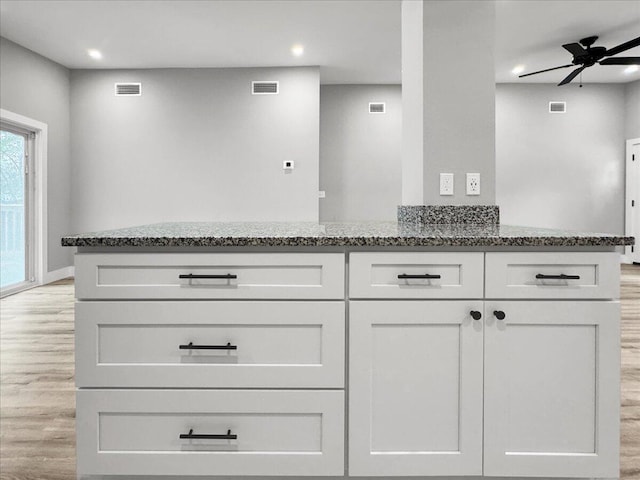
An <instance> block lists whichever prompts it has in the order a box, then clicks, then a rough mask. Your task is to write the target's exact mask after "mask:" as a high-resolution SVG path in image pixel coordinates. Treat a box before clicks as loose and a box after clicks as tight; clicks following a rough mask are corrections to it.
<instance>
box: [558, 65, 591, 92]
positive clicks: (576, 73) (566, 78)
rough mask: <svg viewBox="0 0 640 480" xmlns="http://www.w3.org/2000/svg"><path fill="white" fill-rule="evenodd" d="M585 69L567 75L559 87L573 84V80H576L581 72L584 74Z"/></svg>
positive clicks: (578, 69)
mask: <svg viewBox="0 0 640 480" xmlns="http://www.w3.org/2000/svg"><path fill="white" fill-rule="evenodd" d="M585 68H587V67H585V66H584V65H583V66H582V67H580V68H576V69H575V70H574V71H573V72H571V73H570V74H569V75H567V76H566V77H564V80H562V81H561V82H560V83H559V84H558V86H559V87H561V86H562V85H566V84H567V83H569V82H571V80H573V79H574V78H576V77H577V76H578V75H579V74H580V72H582V70H584V69H585Z"/></svg>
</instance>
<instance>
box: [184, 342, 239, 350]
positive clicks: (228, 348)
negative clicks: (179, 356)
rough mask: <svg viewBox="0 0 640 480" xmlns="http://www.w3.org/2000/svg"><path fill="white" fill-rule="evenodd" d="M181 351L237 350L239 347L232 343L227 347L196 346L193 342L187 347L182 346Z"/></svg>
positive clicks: (228, 343)
mask: <svg viewBox="0 0 640 480" xmlns="http://www.w3.org/2000/svg"><path fill="white" fill-rule="evenodd" d="M178 348H179V349H180V350H237V349H238V346H237V345H231V342H227V344H226V345H194V344H193V342H189V343H188V344H187V345H180V346H179V347H178Z"/></svg>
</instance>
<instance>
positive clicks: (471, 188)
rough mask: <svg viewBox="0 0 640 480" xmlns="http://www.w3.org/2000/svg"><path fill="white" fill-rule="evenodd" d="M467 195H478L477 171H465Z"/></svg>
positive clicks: (478, 176) (478, 178)
mask: <svg viewBox="0 0 640 480" xmlns="http://www.w3.org/2000/svg"><path fill="white" fill-rule="evenodd" d="M467 195H480V174H479V173H467Z"/></svg>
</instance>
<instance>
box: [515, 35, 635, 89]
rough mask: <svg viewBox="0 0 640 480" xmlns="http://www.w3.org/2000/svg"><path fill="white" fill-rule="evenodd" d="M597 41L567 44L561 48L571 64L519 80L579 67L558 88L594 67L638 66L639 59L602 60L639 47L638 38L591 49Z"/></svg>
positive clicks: (588, 39) (526, 74)
mask: <svg viewBox="0 0 640 480" xmlns="http://www.w3.org/2000/svg"><path fill="white" fill-rule="evenodd" d="M597 39H598V37H597V36H595V35H594V36H592V37H587V38H583V39H582V40H580V43H567V44H566V45H562V47H563V48H564V49H565V50H567V51H568V52H569V53H570V54H571V55H573V61H572V63H569V64H567V65H561V66H559V67H553V68H547V69H546V70H539V71H537V72H531V73H525V74H524V75H520V76H519V78H522V77H528V76H529V75H537V74H538V73H543V72H550V71H551V70H558V69H560V68H567V67H573V66H575V65H579V67H578V68H576V69H575V70H574V71H572V72H571V73H570V74H569V75H567V76H566V77H565V78H564V80H562V81H561V82H560V83H559V84H558V86H559V87H560V86H562V85H566V84H567V83H570V82H571V80H573V79H574V78H576V77H577V76H578V75H579V74H580V73H582V71H583V70H584V69H585V68H587V67H591V66H593V65H595V64H596V63H598V64H600V65H640V57H618V58H604V57H611V56H613V55H617V54H618V53H621V52H624V51H625V50H629V49H630V48H633V47H637V46H639V45H640V37H638V38H634V39H633V40H629V41H628V42H625V43H621V44H620V45H618V46H617V47H613V48H610V49H608V50H607V49H606V48H605V47H592V45H593V44H594V43H595V42H596V40H597Z"/></svg>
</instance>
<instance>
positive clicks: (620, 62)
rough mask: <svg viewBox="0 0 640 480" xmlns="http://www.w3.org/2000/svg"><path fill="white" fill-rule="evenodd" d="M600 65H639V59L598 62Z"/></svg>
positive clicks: (630, 58)
mask: <svg viewBox="0 0 640 480" xmlns="http://www.w3.org/2000/svg"><path fill="white" fill-rule="evenodd" d="M599 63H600V65H640V57H618V58H605V59H604V60H600V62H599Z"/></svg>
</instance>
